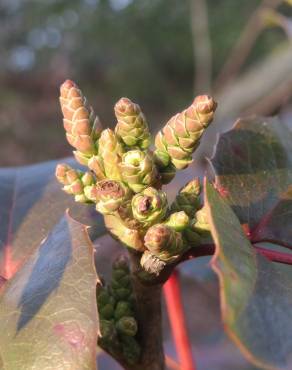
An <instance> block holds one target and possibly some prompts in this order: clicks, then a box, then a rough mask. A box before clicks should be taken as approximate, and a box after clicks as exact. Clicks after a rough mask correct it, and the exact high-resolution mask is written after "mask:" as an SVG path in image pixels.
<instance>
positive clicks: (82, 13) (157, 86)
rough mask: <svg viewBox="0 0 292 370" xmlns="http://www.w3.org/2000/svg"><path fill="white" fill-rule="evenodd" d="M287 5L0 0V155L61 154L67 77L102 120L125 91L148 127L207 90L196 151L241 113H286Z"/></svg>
mask: <svg viewBox="0 0 292 370" xmlns="http://www.w3.org/2000/svg"><path fill="white" fill-rule="evenodd" d="M289 3H290V4H289ZM291 16H292V7H291V0H290V1H287V0H286V1H284V0H282V1H281V0H236V1H234V0H216V1H214V0H147V1H145V0H1V1H0V165H1V166H14V165H22V164H29V163H35V162H39V161H43V160H48V159H54V158H60V157H63V156H66V155H70V152H71V149H70V147H69V145H68V144H67V143H66V142H65V140H64V132H63V128H62V120H61V114H60V109H59V104H58V87H59V85H60V84H61V83H62V82H63V81H64V80H65V79H67V78H70V79H73V80H75V81H76V82H77V83H78V84H79V86H80V87H81V88H82V90H83V92H84V94H85V95H86V96H87V97H88V98H89V100H90V103H91V104H92V105H93V107H94V109H95V111H96V112H97V114H98V115H99V116H100V118H101V120H102V122H103V123H104V125H105V126H112V125H113V124H114V115H113V105H114V103H115V102H116V101H117V100H118V99H119V98H120V97H121V96H127V97H129V98H131V99H133V100H134V101H136V102H138V103H139V104H140V105H141V107H142V109H143V111H144V113H145V114H146V117H147V118H148V121H149V124H150V126H151V129H152V130H153V132H156V131H157V130H158V129H159V128H160V126H161V125H162V124H163V123H165V121H166V120H167V119H168V118H169V117H170V116H171V115H173V114H174V113H176V112H177V111H179V110H182V109H183V108H185V107H186V106H187V105H189V104H190V103H191V101H192V99H193V97H194V95H195V94H199V93H206V92H207V93H211V94H214V96H215V97H216V99H217V100H218V102H219V109H218V114H217V118H216V122H215V123H214V124H213V127H212V129H210V130H209V133H208V135H207V136H206V137H205V139H204V140H203V144H202V148H201V152H203V156H202V154H201V156H202V157H204V156H205V155H206V154H207V155H210V153H211V152H212V146H213V144H214V141H215V134H216V132H218V131H222V130H226V129H227V128H228V127H229V126H230V125H231V124H232V122H233V121H234V118H235V117H237V116H238V115H244V114H250V113H251V112H253V113H259V114H268V115H271V114H275V113H281V114H282V115H283V116H284V120H285V119H286V117H289V109H290V106H291V95H292V44H291V35H292V20H291V19H290V17H291Z"/></svg>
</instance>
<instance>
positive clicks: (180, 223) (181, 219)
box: [164, 211, 190, 231]
mask: <svg viewBox="0 0 292 370" xmlns="http://www.w3.org/2000/svg"><path fill="white" fill-rule="evenodd" d="M189 222H190V219H189V216H188V215H187V214H186V213H185V212H184V211H180V212H175V213H173V214H172V215H170V217H169V219H168V220H167V221H165V223H164V224H165V225H167V226H169V227H171V228H172V229H173V230H175V231H183V230H185V229H186V228H187V227H188V225H189Z"/></svg>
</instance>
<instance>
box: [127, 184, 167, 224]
mask: <svg viewBox="0 0 292 370" xmlns="http://www.w3.org/2000/svg"><path fill="white" fill-rule="evenodd" d="M167 209H168V204H167V197H166V194H165V193H164V192H163V191H161V190H157V189H155V188H152V187H149V188H146V189H145V190H143V191H142V192H141V193H139V194H136V195H135V196H134V197H133V198H132V211H133V216H134V217H135V219H136V220H138V221H139V222H141V223H142V224H143V225H144V226H150V225H153V224H154V223H156V222H159V221H161V220H163V219H164V217H165V215H166V212H167Z"/></svg>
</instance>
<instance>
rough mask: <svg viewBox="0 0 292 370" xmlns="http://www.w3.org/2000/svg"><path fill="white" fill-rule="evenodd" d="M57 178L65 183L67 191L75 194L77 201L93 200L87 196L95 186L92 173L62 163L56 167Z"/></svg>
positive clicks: (87, 201)
mask: <svg viewBox="0 0 292 370" xmlns="http://www.w3.org/2000/svg"><path fill="white" fill-rule="evenodd" d="M56 178H57V179H58V181H59V182H60V183H61V184H63V185H64V187H63V190H64V191H65V192H66V193H68V194H71V195H74V197H75V201H76V202H81V203H91V202H92V199H90V198H89V197H88V196H87V193H88V192H90V190H91V189H92V188H93V187H94V186H95V179H94V177H93V175H92V173H90V172H85V173H83V172H81V171H78V170H75V169H74V168H72V167H70V166H69V165H67V164H65V163H62V164H58V166H57V167H56Z"/></svg>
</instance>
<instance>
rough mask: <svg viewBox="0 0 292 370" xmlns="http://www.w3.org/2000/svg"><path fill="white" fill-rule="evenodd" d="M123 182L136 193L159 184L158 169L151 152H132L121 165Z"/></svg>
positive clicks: (125, 156) (124, 157)
mask: <svg viewBox="0 0 292 370" xmlns="http://www.w3.org/2000/svg"><path fill="white" fill-rule="evenodd" d="M120 169H121V173H122V176H123V180H124V181H125V182H126V183H127V184H128V186H129V187H130V188H131V189H132V190H133V191H134V192H135V193H140V192H141V191H143V190H144V189H145V188H147V187H148V186H150V185H152V184H154V183H155V182H157V175H158V173H157V169H156V166H155V164H154V161H153V156H152V154H151V153H150V152H142V151H141V150H130V151H129V152H127V153H125V154H124V155H123V157H122V162H121V163H120Z"/></svg>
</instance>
